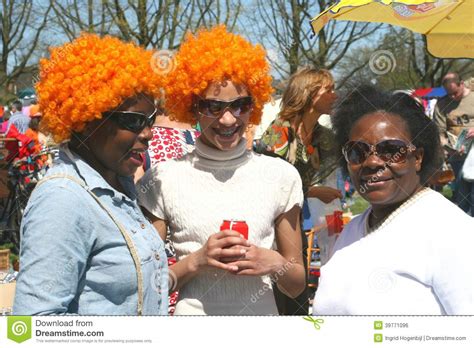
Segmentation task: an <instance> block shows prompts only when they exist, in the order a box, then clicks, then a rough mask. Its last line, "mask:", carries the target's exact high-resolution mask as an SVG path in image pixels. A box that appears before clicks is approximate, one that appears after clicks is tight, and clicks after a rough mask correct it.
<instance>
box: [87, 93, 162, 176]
mask: <svg viewBox="0 0 474 348" xmlns="http://www.w3.org/2000/svg"><path fill="white" fill-rule="evenodd" d="M154 110H155V107H154V104H153V99H152V98H151V97H147V96H145V95H141V94H140V95H138V96H137V97H133V98H129V99H127V100H125V101H124V102H123V103H122V104H121V105H120V106H119V107H118V108H117V109H116V110H111V111H133V112H139V113H142V114H145V115H150V114H152V113H153V112H154ZM113 117H114V115H113V114H112V115H111V116H110V117H109V118H106V117H104V118H103V119H101V120H95V121H93V122H91V123H90V124H88V126H87V129H86V132H85V133H84V135H85V136H86V140H85V143H86V145H87V147H88V149H89V151H90V153H91V155H92V157H93V158H94V162H95V164H96V165H95V167H98V168H95V169H96V170H98V171H99V172H100V173H101V174H102V175H103V176H106V174H107V173H114V174H118V175H120V176H131V175H133V174H134V173H135V172H136V170H137V169H138V167H140V166H141V165H143V160H142V154H143V153H144V152H145V151H146V149H147V148H148V141H150V140H151V138H152V133H151V130H150V128H149V127H148V126H147V127H145V128H144V129H142V130H141V131H139V132H136V133H135V132H132V131H130V130H126V129H123V128H122V127H120V125H119V124H117V122H115V121H114V120H112V118H113Z"/></svg>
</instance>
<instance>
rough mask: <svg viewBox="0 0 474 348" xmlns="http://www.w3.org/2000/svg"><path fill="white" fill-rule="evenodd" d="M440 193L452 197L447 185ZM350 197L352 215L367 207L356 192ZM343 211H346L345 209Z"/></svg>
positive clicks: (365, 202)
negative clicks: (351, 200)
mask: <svg viewBox="0 0 474 348" xmlns="http://www.w3.org/2000/svg"><path fill="white" fill-rule="evenodd" d="M441 193H442V194H443V196H444V197H446V198H447V199H449V200H450V199H451V198H452V197H453V190H452V189H451V187H450V186H449V185H445V186H443V190H442V192H441ZM352 199H353V203H352V204H350V205H349V209H350V210H351V212H352V214H353V215H358V214H361V213H363V212H364V211H365V210H366V209H367V208H368V207H369V202H367V201H366V200H365V199H363V198H362V197H361V196H360V195H359V194H358V193H357V192H356V193H354V196H353V197H352ZM345 211H347V209H346V210H345Z"/></svg>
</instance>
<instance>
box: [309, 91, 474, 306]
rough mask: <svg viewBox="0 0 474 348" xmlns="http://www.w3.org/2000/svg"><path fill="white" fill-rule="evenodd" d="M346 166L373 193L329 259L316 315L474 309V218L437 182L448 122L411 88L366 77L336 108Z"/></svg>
mask: <svg viewBox="0 0 474 348" xmlns="http://www.w3.org/2000/svg"><path fill="white" fill-rule="evenodd" d="M333 128H334V130H335V133H336V139H337V143H338V145H339V146H340V147H341V148H342V154H343V157H342V160H341V166H343V168H344V169H345V170H346V171H348V173H349V175H350V177H351V180H352V182H353V183H354V186H355V188H356V190H357V192H358V193H359V194H360V195H361V196H362V197H363V198H364V199H365V200H367V201H368V202H369V203H370V206H369V208H368V209H367V210H366V211H365V212H363V213H362V214H360V215H358V216H356V217H355V218H353V219H352V220H351V221H350V222H349V223H348V224H347V225H346V226H345V227H344V230H343V231H342V233H341V235H340V237H339V238H338V239H337V241H336V244H335V247H334V251H333V255H332V257H331V258H330V260H329V262H328V263H327V264H326V265H324V266H323V267H322V268H321V278H320V282H319V287H318V290H317V292H316V297H315V299H314V305H313V314H315V315H329V314H330V315H446V314H453V315H461V314H464V315H473V314H474V296H473V294H474V272H472V269H471V267H470V265H472V264H474V253H473V252H472V246H473V245H474V233H473V232H474V219H473V218H471V217H469V216H468V215H467V214H465V213H464V212H463V211H462V210H461V209H459V208H458V207H457V206H456V205H454V204H453V203H451V202H450V201H449V200H448V199H446V198H445V197H444V196H443V195H441V194H440V193H438V192H436V191H433V190H431V189H430V188H428V187H427V184H428V182H429V179H430V177H431V176H432V175H433V173H434V172H435V171H437V170H438V168H439V166H440V164H441V163H442V156H441V147H440V140H439V136H438V132H439V131H438V128H437V126H436V124H435V123H434V122H432V121H431V120H430V119H429V118H428V117H427V116H426V115H425V113H424V110H423V107H422V106H421V105H420V104H418V103H417V102H416V101H415V100H413V99H412V98H411V97H410V96H407V95H406V94H388V93H385V92H382V91H379V90H377V89H376V88H375V87H373V86H365V87H364V86H362V87H358V88H356V89H354V90H353V91H351V93H350V94H349V95H347V96H346V97H345V98H342V103H341V105H340V106H339V107H338V109H337V110H336V112H335V114H334V117H333Z"/></svg>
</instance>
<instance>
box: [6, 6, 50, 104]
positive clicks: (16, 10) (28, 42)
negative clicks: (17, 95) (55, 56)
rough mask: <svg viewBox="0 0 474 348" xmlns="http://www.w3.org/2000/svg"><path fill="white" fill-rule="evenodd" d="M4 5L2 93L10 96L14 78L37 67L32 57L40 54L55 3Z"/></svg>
mask: <svg viewBox="0 0 474 348" xmlns="http://www.w3.org/2000/svg"><path fill="white" fill-rule="evenodd" d="M0 4H1V6H0V23H1V27H0V37H1V43H0V44H1V45H0V47H1V52H0V55H1V58H0V94H1V95H3V96H4V97H6V96H7V95H8V94H9V93H8V86H9V84H10V83H11V82H12V81H14V80H15V79H16V78H18V76H20V75H21V74H22V73H25V72H31V71H33V70H34V69H35V68H36V67H35V66H34V65H32V63H33V62H32V59H33V58H35V57H36V54H37V48H38V46H39V44H40V36H41V34H42V32H43V30H44V29H45V27H46V23H47V20H48V17H49V13H50V11H51V5H50V4H49V5H48V6H47V7H46V8H43V7H42V6H40V5H39V4H38V3H34V2H33V1H28V0H2V1H1V3H0Z"/></svg>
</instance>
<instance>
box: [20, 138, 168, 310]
mask: <svg viewBox="0 0 474 348" xmlns="http://www.w3.org/2000/svg"><path fill="white" fill-rule="evenodd" d="M54 174H56V175H57V174H66V175H69V176H73V177H76V178H78V179H80V180H82V181H84V182H85V184H86V185H87V187H88V188H89V189H90V190H91V191H92V192H93V193H94V194H95V195H96V196H97V197H98V198H99V200H100V201H101V203H102V204H104V205H105V206H106V207H107V209H108V210H109V211H110V212H111V213H112V214H113V216H114V218H115V219H116V220H118V221H119V222H120V223H121V224H122V226H124V227H125V230H126V231H127V232H128V236H129V237H130V239H131V240H132V242H133V244H134V246H135V250H136V251H137V254H138V257H139V259H140V264H141V271H142V274H143V279H142V280H143V281H142V288H143V295H144V296H143V311H142V313H143V314H144V315H167V314H168V266H167V258H166V254H165V251H164V244H163V241H162V240H161V238H160V236H159V234H158V232H157V231H156V230H155V229H154V227H153V226H152V225H151V223H150V222H149V221H148V220H147V219H146V218H145V217H144V216H143V214H142V212H141V210H140V208H139V206H138V205H137V201H136V193H135V188H134V184H133V180H132V178H130V177H122V178H120V182H121V184H122V187H123V188H124V190H125V191H126V193H127V194H126V195H124V194H122V193H121V192H118V191H117V190H115V189H114V188H112V187H111V186H110V185H109V184H108V183H107V182H106V181H105V179H104V178H103V177H102V176H101V175H99V173H97V172H96V171H95V170H94V169H92V168H91V167H90V166H89V165H88V164H87V163H86V162H84V161H83V160H82V159H81V158H80V157H79V156H77V155H76V154H74V153H72V152H71V151H70V150H69V149H68V147H67V145H66V146H63V147H62V148H61V150H60V154H59V161H58V164H57V165H55V166H54V167H53V168H51V169H50V170H49V171H48V173H47V175H46V177H48V176H50V175H54ZM137 284H138V280H137V271H136V268H135V264H134V261H133V259H132V256H131V253H130V251H129V249H128V247H127V244H126V241H125V239H124V237H123V235H122V234H121V232H120V230H119V228H118V227H117V225H116V224H115V223H114V222H113V220H112V219H111V217H110V216H109V215H107V213H106V211H105V210H104V209H103V208H101V207H100V205H99V204H98V203H97V202H96V201H95V200H94V198H93V197H92V196H91V195H90V194H89V193H88V192H87V191H86V190H85V189H84V188H83V187H81V186H80V185H79V184H77V183H75V182H73V181H71V180H69V179H62V178H59V179H58V178H56V179H51V180H49V181H46V182H44V183H43V184H41V185H40V186H38V187H37V188H36V189H35V190H34V191H33V193H32V195H31V197H30V200H29V202H28V205H27V207H26V210H25V214H24V217H23V221H22V224H21V248H20V274H19V277H18V281H17V287H16V295H15V302H14V306H13V312H14V314H15V315H45V314H80V315H136V314H137V305H138V292H137V291H138V286H137Z"/></svg>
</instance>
